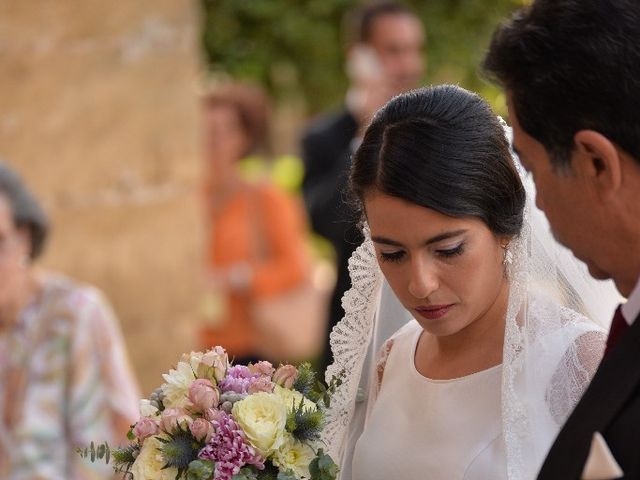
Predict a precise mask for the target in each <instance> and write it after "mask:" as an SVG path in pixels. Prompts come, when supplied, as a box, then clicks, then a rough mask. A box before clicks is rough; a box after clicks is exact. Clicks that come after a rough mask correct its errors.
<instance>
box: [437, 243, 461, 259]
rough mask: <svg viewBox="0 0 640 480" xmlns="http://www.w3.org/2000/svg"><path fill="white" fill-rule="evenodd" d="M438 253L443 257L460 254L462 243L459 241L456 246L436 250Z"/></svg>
mask: <svg viewBox="0 0 640 480" xmlns="http://www.w3.org/2000/svg"><path fill="white" fill-rule="evenodd" d="M436 252H437V253H438V255H440V256H441V257H445V258H452V257H457V256H458V255H462V254H463V253H464V243H461V244H460V245H458V246H457V247H454V248H450V249H448V250H436Z"/></svg>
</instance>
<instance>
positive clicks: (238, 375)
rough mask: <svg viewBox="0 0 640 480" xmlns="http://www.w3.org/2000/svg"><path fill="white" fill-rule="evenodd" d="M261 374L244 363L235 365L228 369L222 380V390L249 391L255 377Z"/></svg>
mask: <svg viewBox="0 0 640 480" xmlns="http://www.w3.org/2000/svg"><path fill="white" fill-rule="evenodd" d="M258 377H260V374H257V373H253V372H251V370H249V369H248V368H247V367H245V366H244V365H234V366H233V367H231V368H230V369H229V370H228V371H227V376H226V377H224V379H223V380H222V381H221V382H220V388H221V389H222V392H223V393H224V392H236V393H248V392H249V387H250V386H251V384H252V383H253V381H254V379H256V378H258Z"/></svg>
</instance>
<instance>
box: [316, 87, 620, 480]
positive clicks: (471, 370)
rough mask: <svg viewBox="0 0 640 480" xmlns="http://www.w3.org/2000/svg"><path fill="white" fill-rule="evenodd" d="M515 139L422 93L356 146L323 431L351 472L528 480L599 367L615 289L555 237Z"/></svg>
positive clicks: (486, 118)
mask: <svg viewBox="0 0 640 480" xmlns="http://www.w3.org/2000/svg"><path fill="white" fill-rule="evenodd" d="M505 132H507V133H508V129H507V128H506V127H503V126H502V125H501V121H500V120H499V119H498V118H496V116H495V115H494V114H493V113H492V111H491V109H490V108H489V106H488V105H487V104H486V103H485V102H484V101H483V100H482V99H481V98H480V97H478V96H477V95H475V94H473V93H470V92H468V91H466V90H464V89H462V88H460V87H455V86H439V87H432V88H423V89H419V90H415V91H413V92H409V93H407V94H404V95H400V96H398V97H396V98H394V99H393V100H392V101H390V102H389V103H388V104H387V105H386V106H385V107H383V108H382V109H381V110H380V111H379V112H378V113H377V114H376V115H375V117H374V119H373V121H372V123H371V125H370V126H369V127H368V129H367V131H366V133H365V136H364V139H363V142H362V144H361V146H360V147H359V149H358V151H357V152H356V154H355V156H354V159H353V165H352V170H351V185H352V189H353V192H354V194H355V196H356V198H357V200H358V202H359V204H360V206H361V209H362V217H363V220H364V222H363V224H364V228H363V230H364V233H365V241H364V243H363V244H362V245H361V246H360V247H359V248H358V249H357V250H356V252H355V254H354V256H353V257H352V259H351V261H350V272H351V277H352V283H353V287H352V289H351V290H350V291H349V292H347V294H346V295H345V297H344V299H343V306H344V309H345V317H344V319H343V320H342V321H341V322H340V323H339V324H338V325H337V326H336V327H335V328H334V330H333V332H332V334H331V344H332V349H333V354H334V358H335V363H334V364H333V365H332V366H331V367H330V368H329V369H328V371H327V379H330V378H331V377H332V376H333V375H336V374H342V375H343V376H344V381H343V383H342V385H341V386H340V387H339V388H338V390H337V392H336V394H335V396H334V400H333V401H332V408H331V410H330V411H329V412H328V415H329V426H328V428H327V430H326V432H325V438H324V440H325V442H326V444H327V446H328V449H329V451H330V453H331V454H332V455H333V457H334V458H337V459H340V461H341V465H342V466H341V479H342V480H349V479H353V480H377V479H380V480H382V479H389V478H402V479H405V478H406V479H408V478H425V479H436V480H439V479H442V480H452V479H454V480H455V479H465V480H467V479H476V480H486V479H491V480H499V479H510V480H514V479H515V480H519V479H531V478H534V477H535V475H536V473H537V470H538V468H539V466H540V465H541V463H542V460H543V459H544V457H545V454H546V452H547V449H548V448H549V447H550V446H551V443H552V441H553V439H554V438H555V435H556V433H557V432H558V430H559V427H560V426H561V425H562V424H563V422H564V420H565V419H566V418H567V416H568V414H569V413H570V412H571V410H572V408H573V406H574V405H575V403H576V402H577V400H578V399H579V398H580V396H581V394H582V392H583V390H584V389H585V387H586V385H587V384H588V382H589V381H590V378H591V376H592V374H593V373H594V372H595V369H596V367H597V366H598V363H599V361H600V358H601V356H602V352H603V349H604V343H605V339H606V335H605V333H604V331H603V329H602V327H601V326H599V325H597V324H596V323H594V322H592V321H591V320H590V319H589V318H588V317H590V318H592V319H594V320H598V319H599V318H608V317H610V312H611V310H613V308H614V307H613V305H615V303H617V300H618V297H617V296H616V295H615V293H613V290H612V289H611V287H610V286H609V285H601V284H596V282H594V281H591V280H589V279H588V278H589V277H588V275H587V274H586V273H585V271H584V269H583V268H582V267H581V266H580V265H579V264H578V263H577V262H576V261H575V260H573V258H572V257H571V255H570V254H568V253H567V251H565V250H564V249H563V247H560V246H559V245H558V244H556V243H555V242H554V240H553V238H552V237H551V235H550V233H549V229H548V225H547V224H545V223H544V222H545V220H544V217H543V215H542V214H541V212H540V211H538V210H536V209H535V208H534V207H531V206H530V198H528V196H529V197H530V196H531V192H532V186H531V185H530V184H531V182H530V180H529V179H528V178H524V179H521V175H520V174H519V169H518V166H517V165H516V163H515V162H514V160H513V157H512V154H511V150H510V147H509V141H508V139H507V136H505ZM523 182H524V184H523ZM524 185H527V187H526V188H525V186H524ZM389 287H390V290H389ZM398 301H399V303H400V304H401V305H402V307H404V308H401V307H400V306H399V305H398ZM403 324H404V325H403ZM399 325H403V326H401V327H400V328H399V329H398V330H397V331H396V332H395V333H393V334H392V335H391V336H390V338H389V335H390V334H391V333H392V332H393V330H394V329H396V328H397V327H398V326H399ZM384 340H386V341H384ZM383 341H384V342H383Z"/></svg>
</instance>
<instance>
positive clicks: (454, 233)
mask: <svg viewBox="0 0 640 480" xmlns="http://www.w3.org/2000/svg"><path fill="white" fill-rule="evenodd" d="M463 233H467V230H465V229H461V230H452V231H450V232H444V233H441V234H439V235H436V236H435V237H431V238H430V239H429V240H427V241H426V242H424V243H425V245H431V244H433V243H438V242H441V241H442V240H448V239H449V238H453V237H457V236H459V235H462V234H463ZM371 240H373V241H374V242H375V243H379V244H382V245H390V246H392V247H402V246H403V245H402V244H401V243H400V242H396V241H395V240H391V239H390V238H385V237H379V236H375V237H371Z"/></svg>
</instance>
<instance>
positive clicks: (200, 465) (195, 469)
mask: <svg viewBox="0 0 640 480" xmlns="http://www.w3.org/2000/svg"><path fill="white" fill-rule="evenodd" d="M215 469H216V463H215V462H214V461H213V460H194V461H193V462H191V463H190V464H189V468H188V469H187V480H209V479H210V478H212V477H213V473H214V471H215Z"/></svg>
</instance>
